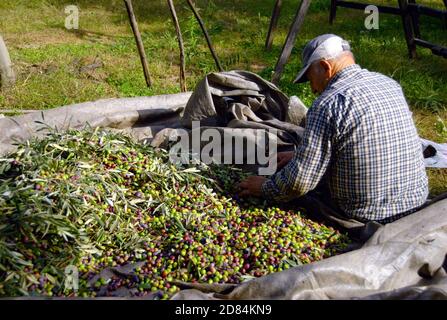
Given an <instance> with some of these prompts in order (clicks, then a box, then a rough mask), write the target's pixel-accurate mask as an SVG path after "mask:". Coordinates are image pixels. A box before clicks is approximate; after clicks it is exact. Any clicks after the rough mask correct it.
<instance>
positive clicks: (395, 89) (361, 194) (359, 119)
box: [239, 34, 428, 223]
mask: <svg viewBox="0 0 447 320" xmlns="http://www.w3.org/2000/svg"><path fill="white" fill-rule="evenodd" d="M303 65H304V67H303V68H302V70H301V71H300V72H299V74H298V76H297V78H296V80H295V81H294V82H295V83H301V82H306V81H310V86H311V88H312V91H313V92H314V93H317V94H320V96H319V97H318V99H317V100H316V101H315V102H314V103H313V105H312V107H311V108H310V109H309V111H308V114H307V118H306V125H305V133H304V136H303V140H302V142H301V143H300V145H298V146H297V149H296V151H295V152H291V153H290V152H289V153H279V154H278V167H279V168H282V169H281V170H279V171H278V172H277V173H276V174H274V175H273V176H271V177H269V178H265V177H260V176H252V177H249V178H247V179H246V180H244V181H242V182H241V183H240V184H239V187H240V188H241V192H240V195H241V196H258V197H264V198H268V199H272V200H277V201H287V200H290V199H292V198H298V197H303V196H304V195H306V194H307V193H309V192H310V191H311V190H313V189H315V188H316V187H317V186H318V187H319V188H320V187H321V186H323V187H325V186H326V187H327V188H328V190H329V195H327V196H328V197H329V198H330V203H331V206H333V207H335V209H336V210H337V212H339V213H341V214H342V215H343V216H344V217H346V219H354V220H358V221H361V222H362V223H365V222H368V221H377V222H379V223H388V222H392V221H395V220H396V219H399V218H400V217H403V216H405V215H408V214H410V213H413V212H414V211H416V210H417V208H419V207H420V206H421V205H423V204H424V202H425V201H426V199H427V196H428V180H427V176H426V172H425V166H424V160H423V155H422V146H421V142H420V140H419V137H418V134H417V131H416V128H415V125H414V123H413V120H412V114H411V112H410V110H409V108H408V105H407V102H406V100H405V97H404V94H403V92H402V89H401V87H400V85H399V84H398V83H397V82H395V81H394V80H392V79H390V78H388V77H386V76H384V75H381V74H379V73H375V72H370V71H368V70H365V69H362V68H360V66H359V65H357V64H356V63H355V60H354V56H353V54H352V53H351V50H350V46H349V44H348V42H347V41H345V40H343V39H342V38H340V37H338V36H336V35H332V34H325V35H321V36H319V37H317V38H315V39H313V40H311V41H310V42H309V43H308V44H307V45H306V46H305V48H304V51H303Z"/></svg>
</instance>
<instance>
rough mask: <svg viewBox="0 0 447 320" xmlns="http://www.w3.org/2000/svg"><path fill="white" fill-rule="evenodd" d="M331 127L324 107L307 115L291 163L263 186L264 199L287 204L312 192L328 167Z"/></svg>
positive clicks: (312, 109) (310, 111)
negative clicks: (286, 202)
mask: <svg viewBox="0 0 447 320" xmlns="http://www.w3.org/2000/svg"><path fill="white" fill-rule="evenodd" d="M331 139H332V125H331V123H330V119H329V117H328V116H327V109H326V108H324V106H314V107H312V108H311V109H310V110H309V112H308V115H307V119H306V129H305V132H304V136H303V139H302V141H301V143H300V144H299V145H298V147H297V149H296V151H295V154H294V157H293V158H292V160H291V161H290V162H289V163H288V164H287V165H286V166H284V167H283V168H282V169H281V170H280V171H278V172H277V173H275V174H274V175H272V176H271V177H270V178H269V179H268V180H267V181H266V182H264V184H263V185H262V193H263V196H264V197H265V198H267V199H271V200H276V201H287V200H291V199H292V198H297V197H300V196H303V195H305V194H306V193H307V192H309V191H311V190H312V189H314V188H315V187H316V186H317V185H318V183H319V182H320V180H321V179H322V177H323V176H324V174H325V173H326V170H327V168H328V166H329V163H330V161H331V154H332V143H331Z"/></svg>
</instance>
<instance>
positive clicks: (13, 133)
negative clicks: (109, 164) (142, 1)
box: [0, 73, 447, 299]
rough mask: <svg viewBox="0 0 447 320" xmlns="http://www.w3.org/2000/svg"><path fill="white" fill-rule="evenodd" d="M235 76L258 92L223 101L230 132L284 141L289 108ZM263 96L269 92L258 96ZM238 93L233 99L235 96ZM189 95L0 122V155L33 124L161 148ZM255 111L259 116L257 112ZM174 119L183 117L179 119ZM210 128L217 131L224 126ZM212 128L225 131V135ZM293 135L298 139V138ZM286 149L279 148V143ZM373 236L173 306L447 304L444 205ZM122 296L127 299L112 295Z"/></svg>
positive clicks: (262, 87)
mask: <svg viewBox="0 0 447 320" xmlns="http://www.w3.org/2000/svg"><path fill="white" fill-rule="evenodd" d="M229 76H231V77H232V76H235V74H229ZM239 76H240V77H239V78H245V80H247V79H248V81H252V80H253V81H254V82H255V84H257V85H258V87H257V88H256V86H254V85H253V84H250V85H253V88H252V89H256V90H258V91H257V93H256V92H253V93H251V92H250V94H249V95H248V96H249V97H250V99H251V98H252V97H255V98H257V99H255V100H256V101H257V102H256V101H253V100H250V99H248V100H247V99H245V100H244V101H236V102H235V101H230V104H229V105H228V107H229V108H228V109H227V110H230V114H232V115H233V116H234V115H235V116H236V118H235V119H229V122H231V121H232V120H236V123H239V124H236V125H235V127H238V128H240V127H251V128H258V125H264V124H265V125H267V126H268V127H274V126H277V127H279V128H280V129H281V130H283V131H285V132H286V133H287V134H288V135H287V134H286V135H284V137H293V130H294V129H292V130H290V128H288V127H287V125H285V126H282V121H290V122H291V123H292V125H293V126H296V127H297V125H298V124H300V123H298V121H297V122H295V123H293V122H294V121H293V120H291V119H290V118H291V117H292V116H295V115H296V113H294V114H295V115H293V114H292V116H290V115H287V114H288V113H289V112H290V108H287V103H288V101H287V97H285V96H284V95H283V94H281V93H280V92H279V91H276V90H277V89H276V88H275V87H270V84H268V83H266V82H264V80H262V79H260V78H258V79H256V78H251V76H250V75H249V74H247V73H239ZM211 78H212V79H214V80H215V79H216V78H217V79H221V75H220V76H218V77H216V75H213V76H211ZM236 78H237V75H236ZM235 81H236V82H238V81H239V80H237V79H236V80H235ZM241 83H242V84H244V83H246V82H244V81H242V82H241ZM199 88H200V86H199ZM227 90H228V87H227ZM247 90H248V89H247ZM266 90H267V91H270V92H265V91H266ZM271 90H273V91H275V93H272V92H271ZM196 91H197V90H196ZM222 91H223V89H222V88H221V91H214V93H216V92H217V93H219V94H220V93H221V92H222ZM230 91H231V90H230ZM233 93H236V92H233ZM238 94H239V97H240V94H241V92H239V93H238ZM190 96H191V93H183V94H175V95H164V96H155V97H142V98H126V99H109V100H100V101H97V102H89V103H82V104H77V105H71V106H65V107H61V108H56V109H52V110H46V111H43V112H38V113H32V114H27V115H24V116H16V117H11V118H4V119H0V133H1V134H0V155H5V154H6V153H8V152H10V151H12V150H14V145H13V143H14V141H17V142H24V141H25V140H26V139H29V138H30V137H33V136H38V135H41V134H42V131H38V130H39V129H41V128H42V127H43V124H41V123H37V122H35V121H40V122H43V123H45V125H48V126H50V127H57V128H58V129H65V128H68V127H71V128H82V127H84V126H85V125H86V124H87V123H88V124H89V125H90V126H92V127H109V128H114V129H117V130H124V131H126V132H128V133H130V134H132V135H133V136H135V137H136V138H138V139H140V140H145V141H147V142H151V143H152V144H154V145H163V143H164V142H165V140H166V137H168V136H169V135H170V130H174V131H175V130H177V129H179V128H181V127H182V126H188V122H189V121H190V120H193V119H202V115H203V113H200V112H199V113H197V112H196V111H197V110H196V109H194V108H193V106H192V105H191V104H190V105H189V106H187V103H188V101H190V102H191V101H193V100H192V99H190ZM218 96H219V95H218ZM235 96H237V94H236V95H235ZM263 96H264V97H263ZM208 97H210V96H208ZM212 97H213V95H211V99H212V102H213V105H210V104H209V102H210V101H211V100H209V99H204V100H202V101H204V104H203V106H204V108H206V105H207V104H208V106H209V107H214V108H216V105H215V104H214V103H215V102H216V101H218V99H216V98H212ZM194 99H195V98H194ZM269 99H272V100H273V101H275V103H276V104H277V106H280V107H279V108H280V110H282V111H281V112H279V113H276V116H277V117H279V118H275V117H272V118H270V119H269V118H268V117H267V116H266V113H268V112H269V111H268V110H265V109H264V108H265V105H264V106H263V102H264V101H266V100H269ZM249 100H250V101H251V102H250V104H248V105H249V106H250V107H252V106H255V108H254V109H255V110H253V109H252V108H250V110H248V109H246V108H245V106H244V103H248V101H249ZM227 102H228V100H227ZM253 103H254V104H253ZM197 105H199V104H197ZM185 106H186V111H185ZM256 108H257V109H256ZM216 110H217V109H216ZM259 110H260V111H261V112H260V113H259V112H258V113H257V111H259ZM297 110H299V109H297ZM239 111H242V114H244V115H247V114H249V115H250V117H251V118H250V119H248V118H244V117H243V116H242V114H241V113H239ZM252 111H253V112H252ZM219 112H220V111H219ZM275 112H276V111H275ZM252 113H253V114H254V115H253V114H252ZM298 113H299V112H298ZM185 114H186V116H185ZM238 114H239V116H238ZM192 115H194V117H198V118H194V117H193V116H192ZM207 115H208V116H210V117H211V118H212V117H213V116H214V114H213V113H212V112H209V114H207ZM181 116H184V117H183V119H181ZM255 116H256V117H258V118H259V119H257V118H256V117H255ZM214 120H216V119H214ZM217 120H218V119H217ZM239 120H241V121H242V122H245V123H242V122H240V121H239ZM248 120H250V121H251V122H249V121H248ZM238 121H239V122H238ZM233 123H235V122H233ZM208 125H209V126H210V125H211V126H212V125H213V124H212V123H208ZM218 125H220V126H224V125H225V122H224V123H219V124H218ZM227 125H228V123H227ZM292 128H294V127H292ZM220 129H221V130H223V131H225V130H226V129H227V128H225V127H220ZM296 133H298V134H297V136H298V137H299V132H298V131H296ZM290 142H291V141H285V143H286V144H287V143H290ZM376 229H378V230H377V231H376V232H375V233H374V235H373V236H372V237H371V238H369V240H368V241H367V242H366V243H365V244H364V245H363V246H362V247H361V248H359V249H356V250H352V251H350V252H347V253H344V254H341V255H338V256H335V257H332V258H329V259H325V260H323V261H320V262H316V263H312V264H309V265H303V266H298V267H295V268H292V269H289V270H287V271H283V272H280V273H276V274H272V275H269V276H264V277H261V278H258V279H254V280H251V281H248V282H244V283H242V284H240V285H238V286H236V285H207V284H203V285H193V284H184V285H185V286H186V287H190V288H191V287H194V286H196V287H195V289H194V288H193V289H190V290H183V291H181V292H180V293H178V294H177V295H176V296H175V297H174V299H304V298H308V299H340V298H342V299H345V298H346V299H364V298H371V299H388V298H447V294H446V293H447V281H446V276H445V269H443V267H442V265H443V263H444V261H445V256H446V253H447V200H441V201H438V202H436V203H434V204H432V205H430V206H428V207H427V208H425V209H423V210H421V211H419V212H417V213H415V214H413V215H410V216H407V217H405V218H402V219H400V220H398V221H396V222H394V223H391V224H388V225H386V226H381V225H374V226H373V228H372V231H375V230H376ZM126 272H129V270H127V271H126ZM197 289H200V290H197ZM127 294H130V293H128V292H124V293H121V294H118V295H127Z"/></svg>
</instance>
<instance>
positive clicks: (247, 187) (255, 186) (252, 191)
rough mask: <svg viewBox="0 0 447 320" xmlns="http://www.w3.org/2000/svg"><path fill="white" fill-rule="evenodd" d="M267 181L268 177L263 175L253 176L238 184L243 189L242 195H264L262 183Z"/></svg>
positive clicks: (240, 194)
mask: <svg viewBox="0 0 447 320" xmlns="http://www.w3.org/2000/svg"><path fill="white" fill-rule="evenodd" d="M265 181H267V178H264V177H261V176H251V177H248V178H247V179H245V180H244V181H242V182H241V183H239V184H238V188H239V189H241V191H240V192H239V196H241V197H249V196H253V197H261V196H262V184H263V183H264V182H265Z"/></svg>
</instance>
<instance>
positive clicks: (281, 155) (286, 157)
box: [276, 151, 295, 169]
mask: <svg viewBox="0 0 447 320" xmlns="http://www.w3.org/2000/svg"><path fill="white" fill-rule="evenodd" d="M294 154H295V152H293V151H286V152H278V155H277V156H278V160H277V161H278V163H277V165H276V166H277V167H278V169H281V168H282V167H284V166H285V165H286V164H288V163H289V162H290V160H292V158H293V155H294Z"/></svg>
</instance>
